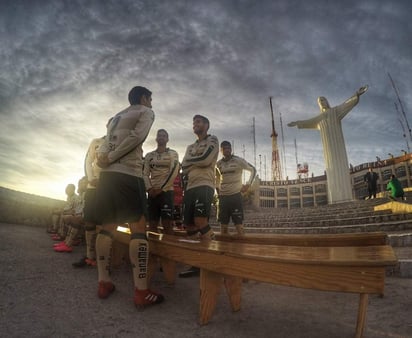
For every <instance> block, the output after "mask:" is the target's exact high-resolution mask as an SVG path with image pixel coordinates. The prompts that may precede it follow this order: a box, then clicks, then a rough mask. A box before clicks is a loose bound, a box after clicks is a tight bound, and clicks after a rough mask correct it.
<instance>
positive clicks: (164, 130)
mask: <svg viewBox="0 0 412 338" xmlns="http://www.w3.org/2000/svg"><path fill="white" fill-rule="evenodd" d="M160 132H163V133H165V134H166V135H167V137H168V138H169V133H168V132H167V131H166V129H159V130H158V131H157V133H156V135H157V134H159V133H160Z"/></svg>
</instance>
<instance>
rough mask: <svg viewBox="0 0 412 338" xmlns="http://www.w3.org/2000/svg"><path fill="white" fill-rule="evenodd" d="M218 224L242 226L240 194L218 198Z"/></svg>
mask: <svg viewBox="0 0 412 338" xmlns="http://www.w3.org/2000/svg"><path fill="white" fill-rule="evenodd" d="M218 218H219V222H220V223H221V224H229V222H230V218H232V222H233V224H243V203H242V194H241V193H240V192H239V193H237V194H234V195H229V196H219V217H218Z"/></svg>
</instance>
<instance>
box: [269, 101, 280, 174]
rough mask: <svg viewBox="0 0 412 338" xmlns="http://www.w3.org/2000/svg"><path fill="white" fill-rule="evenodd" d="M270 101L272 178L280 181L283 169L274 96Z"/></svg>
mask: <svg viewBox="0 0 412 338" xmlns="http://www.w3.org/2000/svg"><path fill="white" fill-rule="evenodd" d="M269 102H270V112H271V114H272V134H271V135H270V137H271V138H272V180H273V181H280V180H282V169H281V162H280V158H279V149H278V140H277V139H278V134H277V132H276V130H275V119H274V116H273V106H272V97H269Z"/></svg>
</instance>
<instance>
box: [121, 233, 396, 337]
mask: <svg viewBox="0 0 412 338" xmlns="http://www.w3.org/2000/svg"><path fill="white" fill-rule="evenodd" d="M353 235H354V236H353ZM362 235H365V241H364V242H362V240H361V237H362ZM306 236H308V235H285V236H281V237H283V241H282V243H283V244H284V243H285V240H287V239H288V238H289V239H288V240H289V242H288V243H290V244H287V245H274V244H266V243H262V242H265V240H264V239H263V238H260V239H259V240H260V241H262V242H261V243H250V242H245V241H244V240H241V239H235V238H225V239H223V238H220V237H219V239H221V240H217V241H211V242H209V243H202V242H192V241H190V240H188V239H186V238H184V237H182V236H170V235H159V234H155V233H149V236H148V239H149V247H150V252H151V254H153V255H156V256H159V257H164V258H167V260H166V265H163V272H164V274H165V278H166V280H174V278H175V270H174V267H173V265H175V263H173V261H174V262H181V263H184V264H188V265H192V266H197V267H199V268H200V315H199V322H200V324H201V325H203V324H206V323H208V322H209V320H210V318H211V317H212V314H213V312H214V309H215V306H216V302H217V297H218V294H219V292H220V290H221V288H222V287H223V285H224V286H225V288H226V290H227V294H228V296H229V301H230V304H231V307H232V310H233V311H238V310H240V304H241V288H242V281H243V279H245V278H246V279H250V280H256V281H260V282H265V283H271V284H275V285H285V286H294V287H299V288H307V289H315V290H322V291H335V292H350V293H358V294H359V295H360V301H359V307H358V315H357V325H356V337H362V335H363V331H364V327H365V319H366V311H367V305H368V295H369V294H383V291H384V281H385V269H386V267H387V266H391V265H395V264H396V257H395V254H394V252H393V249H392V247H391V246H390V245H387V244H385V242H384V241H383V240H384V239H385V234H383V233H378V234H375V235H371V234H352V239H351V236H349V235H347V234H343V235H316V237H317V240H316V238H315V236H309V237H308V238H306ZM275 237H278V236H272V241H273V242H275V241H277V239H276V238H275ZM298 237H301V239H298ZM333 237H337V238H340V239H341V240H342V241H347V244H350V246H348V245H347V244H345V245H342V243H338V245H334V244H332V243H335V241H336V240H334V239H333ZM128 238H129V236H128V234H126V233H119V234H118V236H117V240H118V241H121V242H122V243H124V244H126V243H128ZM255 238H259V237H255ZM344 238H346V239H344ZM266 241H269V240H266ZM319 243H323V244H324V245H323V246H322V245H315V244H319ZM365 243H367V244H365ZM353 244H355V245H353ZM362 244H365V245H362ZM168 265H170V266H172V267H171V268H167V266H168ZM165 267H166V268H165Z"/></svg>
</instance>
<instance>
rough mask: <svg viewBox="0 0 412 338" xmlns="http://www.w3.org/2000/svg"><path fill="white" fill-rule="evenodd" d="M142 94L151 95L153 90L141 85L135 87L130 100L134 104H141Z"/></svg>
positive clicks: (130, 94) (130, 93)
mask: <svg viewBox="0 0 412 338" xmlns="http://www.w3.org/2000/svg"><path fill="white" fill-rule="evenodd" d="M142 96H146V97H150V96H152V92H151V91H150V90H149V89H147V88H145V87H141V86H136V87H133V88H132V89H131V90H130V92H129V102H130V104H131V105H133V104H140V100H141V98H142Z"/></svg>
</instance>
